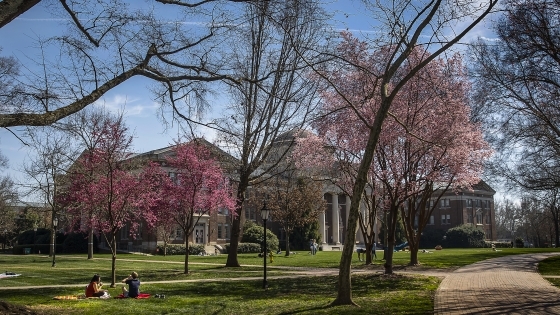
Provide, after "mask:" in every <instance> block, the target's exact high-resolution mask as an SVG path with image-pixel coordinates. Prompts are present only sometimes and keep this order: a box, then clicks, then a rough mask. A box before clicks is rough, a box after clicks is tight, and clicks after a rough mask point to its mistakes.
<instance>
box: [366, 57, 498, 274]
mask: <svg viewBox="0 0 560 315" xmlns="http://www.w3.org/2000/svg"><path fill="white" fill-rule="evenodd" d="M425 55H426V52H424V51H422V50H421V49H416V50H415V51H414V52H413V53H412V54H411V55H410V56H409V58H408V59H409V62H408V64H407V66H410V67H413V66H415V65H416V64H418V63H420V62H421V61H422V58H425V57H423V56H425ZM405 70H406V69H405ZM397 76H398V74H397ZM469 90H470V85H469V81H468V78H467V77H466V75H465V73H464V67H463V65H462V62H461V59H460V56H458V55H455V56H454V57H452V58H448V59H447V60H445V61H443V60H441V59H436V60H434V61H432V62H431V63H430V64H428V65H426V66H425V67H424V68H423V69H422V70H420V71H419V72H418V73H417V74H416V76H415V77H414V78H412V79H410V80H409V81H408V82H407V84H406V85H405V86H403V88H402V89H401V91H400V93H399V94H398V95H397V97H396V98H395V100H394V102H393V107H392V110H391V115H392V117H391V118H389V119H388V120H387V121H386V122H385V125H384V132H383V133H382V134H381V136H380V139H379V143H378V146H377V148H376V157H377V158H376V159H374V163H373V165H372V167H373V169H374V170H375V171H374V173H375V174H376V178H377V180H378V181H380V182H382V183H383V187H384V189H385V192H386V195H387V196H388V202H389V207H390V208H389V209H391V211H390V218H391V222H389V223H390V225H389V226H388V232H389V233H388V234H389V248H392V246H393V245H394V244H391V243H392V242H391V241H392V240H394V237H393V236H394V233H395V228H396V221H397V219H396V218H397V211H398V210H400V214H401V217H402V219H403V223H404V226H405V230H406V235H407V239H408V244H409V248H410V253H411V260H410V263H411V264H412V265H416V264H418V263H419V262H418V255H417V254H418V247H419V241H420V236H421V234H422V230H423V229H424V227H425V226H426V225H427V224H428V222H429V219H430V216H431V214H432V212H433V210H434V208H435V206H436V204H437V201H438V200H439V199H440V197H441V196H442V195H443V193H444V192H445V191H446V190H448V189H459V188H466V189H469V188H471V186H472V185H474V184H476V183H478V182H479V181H480V176H481V174H482V171H483V163H484V162H485V161H486V160H487V159H488V158H489V157H490V155H491V153H492V151H491V150H490V147H489V145H488V144H487V143H486V142H485V141H484V139H483V135H482V132H481V130H480V128H479V126H478V125H475V124H473V123H471V122H470V121H469V117H470V107H469V106H468V103H467V102H468V93H469ZM430 200H433V201H435V202H431V203H430ZM387 254H388V256H389V257H386V262H387V263H386V266H385V268H386V273H392V252H389V253H387Z"/></svg>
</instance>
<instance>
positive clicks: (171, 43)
mask: <svg viewBox="0 0 560 315" xmlns="http://www.w3.org/2000/svg"><path fill="white" fill-rule="evenodd" d="M236 2H251V1H243V0H206V1H192V2H190V1H169V0H154V3H153V6H145V7H144V9H140V10H135V9H132V8H131V7H130V5H129V4H130V3H127V2H126V1H123V0H102V1H95V2H92V1H84V0H58V1H29V0H3V1H0V8H1V10H0V12H1V13H0V29H1V28H2V27H3V26H5V25H7V24H9V23H10V22H11V21H13V20H14V19H15V18H17V17H18V16H21V15H23V14H25V12H26V11H27V10H28V9H30V8H32V7H34V6H42V9H44V10H48V12H50V14H51V16H52V17H53V18H56V19H57V20H60V21H61V23H65V24H66V25H65V26H66V27H64V28H61V29H62V30H63V31H61V33H60V34H58V35H56V36H54V37H53V38H38V39H37V42H36V45H34V46H35V47H36V48H37V50H31V51H28V52H27V53H26V57H27V59H28V61H25V62H22V61H19V63H17V62H16V59H15V58H14V57H4V58H3V59H2V60H0V69H2V67H3V66H5V65H4V64H3V62H9V63H10V64H11V65H10V68H11V69H15V70H17V71H11V72H10V73H4V72H0V80H2V81H6V80H9V81H10V82H16V83H17V88H13V89H11V92H12V93H10V94H7V95H3V96H2V105H1V107H0V127H4V128H7V127H13V126H21V125H28V126H46V125H50V124H52V123H54V122H56V121H58V120H60V119H62V118H64V117H67V116H69V115H71V114H74V113H76V112H78V111H80V110H82V109H84V108H86V107H87V106H89V105H91V104H93V103H94V102H95V101H96V100H98V99H100V98H101V97H102V96H103V95H105V93H107V92H108V91H110V90H111V89H113V88H115V87H117V86H119V85H120V84H122V83H123V82H126V81H127V80H130V79H131V78H133V77H138V76H139V77H145V78H148V79H150V80H154V81H155V82H159V83H161V84H163V85H166V86H169V85H171V84H172V83H173V82H176V83H178V85H177V86H180V89H178V90H173V89H171V91H174V92H175V93H176V94H180V95H181V97H183V98H184V97H186V96H187V95H190V96H192V97H191V99H192V100H196V99H197V98H198V97H199V96H201V93H200V91H204V90H205V87H204V84H203V83H205V82H211V81H218V80H223V79H227V78H230V79H231V77H229V76H228V74H227V71H223V72H222V71H221V70H222V69H221V68H220V66H221V64H220V62H216V59H214V57H215V54H214V51H215V50H216V49H219V47H220V45H219V42H220V41H221V40H223V38H224V36H225V34H226V33H227V32H228V30H229V29H230V27H229V25H230V24H231V23H230V22H231V20H232V19H235V14H232V13H233V12H236V11H235V10H230V9H232V7H231V6H233V5H235V4H236ZM169 5H173V6H175V7H176V9H177V10H176V12H181V13H182V14H181V15H180V16H181V17H182V18H183V19H184V20H182V21H175V23H169V21H168V18H169V15H167V16H162V15H158V14H159V13H158V12H159V11H158V9H163V7H164V6H165V7H167V6H169ZM37 34H39V35H38V36H40V31H37ZM15 57H18V59H22V58H21V57H23V56H22V55H19V56H15ZM23 64H25V67H24V66H23ZM232 81H236V80H234V79H232ZM179 82H180V83H179ZM179 84H180V85H179ZM8 87H10V85H8ZM2 88H4V86H3V87H2ZM171 97H175V96H171ZM185 104H186V106H187V107H188V109H195V107H196V106H198V105H200V103H196V102H194V101H192V102H190V101H186V102H185ZM170 111H171V112H174V111H175V112H176V113H178V112H179V108H178V107H173V108H171V109H170Z"/></svg>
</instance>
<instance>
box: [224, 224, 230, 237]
mask: <svg viewBox="0 0 560 315" xmlns="http://www.w3.org/2000/svg"><path fill="white" fill-rule="evenodd" d="M224 230H225V232H226V239H229V232H230V231H229V224H224Z"/></svg>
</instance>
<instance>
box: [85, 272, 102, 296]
mask: <svg viewBox="0 0 560 315" xmlns="http://www.w3.org/2000/svg"><path fill="white" fill-rule="evenodd" d="M102 286H103V283H101V277H100V276H99V275H98V274H95V275H93V278H91V281H90V282H89V285H88V286H87V288H86V297H101V296H103V295H104V294H105V292H106V290H102V289H101V287H102Z"/></svg>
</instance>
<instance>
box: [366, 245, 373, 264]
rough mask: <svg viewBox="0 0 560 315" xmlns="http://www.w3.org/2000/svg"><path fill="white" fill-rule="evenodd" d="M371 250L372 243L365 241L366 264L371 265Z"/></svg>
mask: <svg viewBox="0 0 560 315" xmlns="http://www.w3.org/2000/svg"><path fill="white" fill-rule="evenodd" d="M372 251H373V244H372V243H370V242H367V243H366V265H371V262H372V261H373V255H372Z"/></svg>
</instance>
